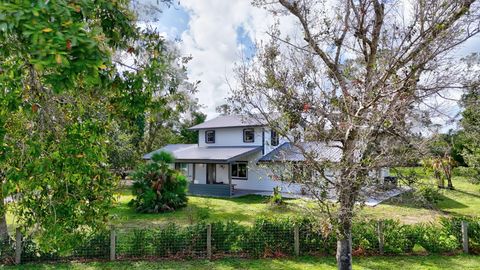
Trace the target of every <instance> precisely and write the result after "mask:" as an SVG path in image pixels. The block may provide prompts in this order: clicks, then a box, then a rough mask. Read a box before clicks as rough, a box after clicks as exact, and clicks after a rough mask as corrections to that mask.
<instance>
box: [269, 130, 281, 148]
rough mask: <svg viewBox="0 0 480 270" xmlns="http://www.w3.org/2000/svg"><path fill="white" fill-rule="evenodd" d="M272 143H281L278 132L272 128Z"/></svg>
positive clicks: (275, 144) (274, 144)
mask: <svg viewBox="0 0 480 270" xmlns="http://www.w3.org/2000/svg"><path fill="white" fill-rule="evenodd" d="M270 143H271V144H272V146H277V145H278V143H279V140H278V134H277V132H276V131H275V130H272V131H271V132H270Z"/></svg>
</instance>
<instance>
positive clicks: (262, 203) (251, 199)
mask: <svg viewBox="0 0 480 270" xmlns="http://www.w3.org/2000/svg"><path fill="white" fill-rule="evenodd" d="M132 198H133V196H132V195H131V194H130V191H129V190H127V189H122V190H120V191H119V193H118V194H117V202H116V205H115V207H114V208H113V209H112V211H111V214H112V216H113V218H114V222H115V223H117V224H119V223H120V224H124V225H125V224H126V225H132V226H143V225H150V224H158V225H162V224H165V223H168V222H175V223H178V224H189V223H191V222H196V221H198V220H199V216H198V214H199V213H200V212H201V213H203V215H204V216H203V220H205V221H217V220H235V221H238V222H240V223H242V224H250V223H251V222H253V221H254V220H255V218H256V217H258V216H262V215H264V216H277V217H286V216H292V215H297V214H300V213H301V210H302V207H306V205H307V203H306V202H305V201H304V200H298V199H296V200H285V204H284V205H281V206H273V205H271V204H269V203H268V197H263V196H257V195H247V196H243V197H239V198H231V199H230V198H209V197H196V196H189V197H188V206H187V207H186V208H182V209H179V210H177V211H175V212H168V213H161V214H139V213H136V212H135V211H134V209H132V208H131V207H130V206H128V202H129V201H130V200H131V199H132Z"/></svg>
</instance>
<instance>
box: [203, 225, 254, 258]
mask: <svg viewBox="0 0 480 270" xmlns="http://www.w3.org/2000/svg"><path fill="white" fill-rule="evenodd" d="M246 232H247V228H246V227H245V226H242V225H240V224H238V223H236V222H234V221H227V222H215V223H212V251H213V252H218V253H237V252H240V251H242V247H241V241H242V236H243V235H245V234H246Z"/></svg>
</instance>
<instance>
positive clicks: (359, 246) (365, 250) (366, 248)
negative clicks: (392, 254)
mask: <svg viewBox="0 0 480 270" xmlns="http://www.w3.org/2000/svg"><path fill="white" fill-rule="evenodd" d="M352 249H353V251H354V252H355V254H357V255H360V254H372V253H376V252H378V234H377V222H376V221H374V220H371V221H359V222H355V223H354V224H353V225H352Z"/></svg>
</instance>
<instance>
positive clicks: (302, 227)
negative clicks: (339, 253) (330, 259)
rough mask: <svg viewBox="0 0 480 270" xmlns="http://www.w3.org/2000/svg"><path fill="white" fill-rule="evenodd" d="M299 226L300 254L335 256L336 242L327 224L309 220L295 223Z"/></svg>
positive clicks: (331, 229) (305, 219) (333, 233)
mask: <svg viewBox="0 0 480 270" xmlns="http://www.w3.org/2000/svg"><path fill="white" fill-rule="evenodd" d="M296 223H297V224H298V225H299V234H300V235H299V236H300V251H301V252H302V253H318V252H320V253H322V254H330V255H332V254H335V249H336V245H337V240H336V237H335V232H334V231H333V228H332V226H331V224H330V223H329V222H323V223H319V222H316V221H314V220H312V219H309V218H303V219H301V220H298V221H296Z"/></svg>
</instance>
